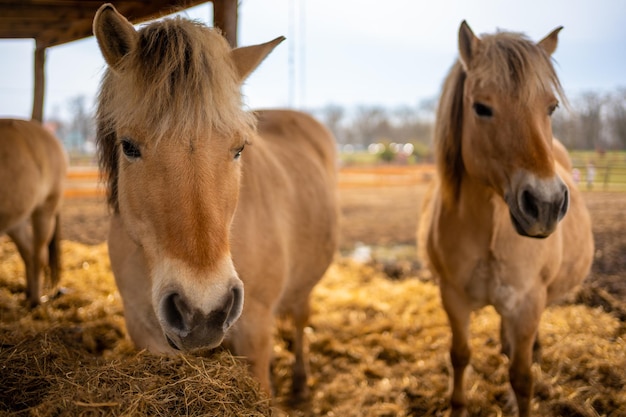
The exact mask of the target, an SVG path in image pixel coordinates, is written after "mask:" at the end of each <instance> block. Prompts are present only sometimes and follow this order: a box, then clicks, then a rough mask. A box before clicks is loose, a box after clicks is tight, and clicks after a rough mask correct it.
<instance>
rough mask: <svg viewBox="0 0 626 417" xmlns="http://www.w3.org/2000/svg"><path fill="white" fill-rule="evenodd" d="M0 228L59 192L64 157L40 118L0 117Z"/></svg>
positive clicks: (58, 144)
mask: <svg viewBox="0 0 626 417" xmlns="http://www.w3.org/2000/svg"><path fill="white" fill-rule="evenodd" d="M0 167H1V168H0V184H5V185H9V184H10V186H9V187H6V186H0V213H2V216H1V217H2V219H0V220H2V221H0V223H1V224H0V229H4V228H7V227H9V226H10V225H11V223H13V224H15V223H16V222H18V221H20V218H18V217H23V216H27V215H29V214H30V213H31V212H32V211H33V210H34V209H35V208H36V207H37V206H39V205H40V204H42V203H43V202H45V201H46V200H48V199H50V198H51V197H54V199H58V198H60V196H61V193H62V186H63V180H64V178H65V171H66V160H65V154H64V152H63V149H62V147H61V144H60V143H59V141H58V140H57V139H56V138H55V137H54V136H53V135H52V134H51V133H49V132H48V131H47V130H45V129H44V128H43V126H41V124H40V123H39V122H36V121H28V120H19V119H0Z"/></svg>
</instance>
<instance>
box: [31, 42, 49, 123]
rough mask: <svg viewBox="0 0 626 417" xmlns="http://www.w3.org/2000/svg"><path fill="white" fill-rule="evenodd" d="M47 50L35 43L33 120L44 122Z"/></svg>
mask: <svg viewBox="0 0 626 417" xmlns="http://www.w3.org/2000/svg"><path fill="white" fill-rule="evenodd" d="M45 65H46V48H45V47H43V46H41V45H39V42H38V41H35V71H34V74H35V83H34V93H33V113H32V116H31V118H32V119H33V120H38V121H39V122H43V99H44V93H45V87H46V76H45Z"/></svg>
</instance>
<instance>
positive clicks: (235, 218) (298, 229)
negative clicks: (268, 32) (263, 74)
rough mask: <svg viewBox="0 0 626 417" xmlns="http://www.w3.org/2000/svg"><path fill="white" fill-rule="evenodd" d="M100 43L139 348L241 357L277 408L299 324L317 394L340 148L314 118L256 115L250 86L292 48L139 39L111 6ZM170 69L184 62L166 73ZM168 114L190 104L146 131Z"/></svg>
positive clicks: (123, 267) (112, 195)
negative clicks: (311, 327) (275, 343)
mask: <svg viewBox="0 0 626 417" xmlns="http://www.w3.org/2000/svg"><path fill="white" fill-rule="evenodd" d="M94 32H95V33H96V37H97V39H98V42H99V44H100V48H101V49H102V51H103V54H104V56H105V59H106V60H107V63H108V64H109V70H108V72H107V74H106V75H105V78H104V80H103V84H102V87H101V93H100V103H99V109H98V115H99V116H98V126H99V134H98V149H99V155H100V160H101V165H102V167H103V168H104V169H103V170H104V172H105V175H107V179H108V185H109V203H110V205H111V207H112V208H113V211H114V212H113V215H112V220H111V226H110V233H109V239H108V244H109V255H110V258H111V267H112V270H113V273H114V275H115V279H116V283H117V285H118V288H119V291H120V294H121V295H122V299H123V302H124V310H125V319H126V324H127V329H128V333H129V335H130V337H131V339H132V340H133V342H134V343H135V344H136V345H137V346H138V347H139V348H147V349H149V350H151V351H154V352H157V353H174V352H177V351H196V350H198V349H205V348H213V347H215V346H217V345H219V344H220V343H221V342H222V341H225V342H226V343H227V344H228V346H229V347H230V348H232V350H233V351H234V353H235V354H236V355H241V356H245V357H246V358H247V360H248V361H249V363H250V367H251V372H252V374H253V375H255V376H256V377H257V378H258V379H259V381H260V383H261V386H262V387H263V388H264V389H265V390H266V391H267V392H270V391H271V389H270V385H271V384H270V377H269V369H270V357H271V352H272V338H273V318H274V315H275V314H290V315H292V316H293V318H294V320H295V328H296V338H295V341H296V343H295V346H294V348H295V349H294V350H295V356H296V360H295V364H294V375H293V387H292V389H293V391H294V394H296V395H301V394H303V393H304V392H305V391H306V366H305V362H304V356H303V355H304V353H303V340H302V339H303V329H304V326H305V325H306V323H307V321H308V313H309V301H308V298H309V293H310V291H311V289H312V288H313V286H314V285H315V284H316V283H317V281H318V280H319V279H320V278H321V276H322V275H323V274H324V272H325V270H326V268H327V267H328V265H329V264H330V263H331V261H332V258H333V254H334V252H335V249H336V243H337V215H338V212H337V201H336V162H335V144H334V140H333V138H332V135H331V134H330V133H329V131H328V130H326V129H325V128H324V127H323V126H321V125H320V124H319V123H318V122H316V121H315V120H314V119H312V118H311V117H309V116H307V115H305V114H303V113H298V112H293V111H261V112H258V113H256V114H251V113H247V112H244V111H243V110H242V109H241V102H240V92H239V88H240V84H241V82H242V81H243V79H244V78H245V77H246V76H247V75H248V74H249V73H250V72H251V71H252V70H253V69H254V68H255V67H256V65H258V64H259V63H260V62H261V60H262V59H263V58H264V57H265V56H266V55H267V54H268V53H269V52H270V51H271V50H272V49H273V48H274V46H276V45H277V44H278V43H279V42H280V41H281V40H282V39H281V38H279V39H277V40H275V41H272V42H269V43H267V44H262V45H257V46H252V47H246V48H239V49H234V50H231V49H230V47H228V45H227V43H226V41H225V40H224V39H223V38H222V37H221V35H219V34H218V33H217V32H216V31H212V30H210V29H208V28H206V27H204V26H201V25H199V24H195V23H193V22H190V21H187V20H185V19H166V20H164V21H161V22H155V23H152V24H150V25H148V26H146V27H144V28H143V29H141V30H140V31H139V32H136V31H135V30H134V28H133V27H132V25H130V23H128V22H127V21H126V20H125V19H124V18H123V17H122V16H121V15H119V14H118V13H117V12H116V11H115V9H114V8H113V7H112V6H110V5H105V6H103V7H102V8H101V9H100V11H99V12H98V14H97V15H96V18H95V19H94ZM177 57H179V58H180V60H179V61H178V62H176V59H178V58H177ZM164 59H165V60H167V59H171V60H173V61H175V62H161V63H160V64H161V65H152V64H151V60H157V61H159V60H164ZM196 61H197V62H196ZM155 70H156V71H157V72H159V71H160V70H163V71H162V72H163V73H162V74H152V73H151V71H155ZM177 77H180V79H177ZM137 80H139V81H137ZM129 81H130V82H129ZM127 82H128V84H127ZM126 86H127V87H128V89H130V90H131V91H127V89H126ZM127 92H130V94H129V95H126V94H125V93H127ZM135 93H137V94H146V95H148V96H151V95H153V96H154V99H153V100H147V101H146V102H134V101H133V100H134V98H133V97H134V96H133V94H135ZM163 96H164V97H165V98H163ZM168 96H169V98H168ZM162 99H163V100H164V101H166V102H168V103H169V102H170V101H171V100H173V101H174V102H175V104H174V105H169V106H167V105H163V106H159V105H157V106H156V108H157V112H160V114H159V115H158V117H157V118H155V120H154V121H152V122H151V121H149V120H146V118H150V117H152V113H151V110H152V109H153V108H154V107H155V106H154V102H156V101H159V100H162ZM138 106H139V107H141V108H139V109H138ZM189 107H191V108H189ZM120 109H121V110H120ZM134 111H138V113H137V114H134V115H133V114H132V113H133V112H134ZM129 114H130V117H127V116H128V115H129ZM255 125H256V128H255ZM244 147H245V151H244ZM244 293H245V297H244ZM244 298H245V302H244Z"/></svg>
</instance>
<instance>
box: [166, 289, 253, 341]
mask: <svg viewBox="0 0 626 417" xmlns="http://www.w3.org/2000/svg"><path fill="white" fill-rule="evenodd" d="M159 310H160V311H159V313H160V316H161V317H160V321H161V327H162V329H163V333H164V335H165V337H166V339H167V342H168V343H169V345H170V346H171V347H172V348H174V349H176V350H180V351H191V350H196V349H201V348H202V349H213V348H215V347H217V346H219V345H220V344H221V343H222V340H223V339H224V337H225V335H226V332H227V331H228V329H230V327H231V326H232V325H233V323H235V321H237V319H238V318H239V316H240V315H241V312H242V310H243V284H241V282H238V283H237V284H235V285H233V286H232V287H231V288H230V291H229V292H228V293H227V294H226V295H225V296H224V297H223V300H222V302H221V304H220V305H219V306H218V307H217V308H215V309H212V310H211V311H209V312H205V311H203V310H201V309H199V308H194V307H192V306H191V303H190V302H189V300H188V299H187V298H186V297H185V296H184V295H182V294H181V293H178V292H172V293H169V294H167V295H166V296H164V297H163V298H162V301H161V303H160V309H159Z"/></svg>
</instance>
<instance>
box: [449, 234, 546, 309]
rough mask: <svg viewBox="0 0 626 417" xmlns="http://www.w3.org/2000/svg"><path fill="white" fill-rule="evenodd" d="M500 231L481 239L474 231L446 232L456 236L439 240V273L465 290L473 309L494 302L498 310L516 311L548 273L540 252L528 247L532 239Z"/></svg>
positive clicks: (464, 292) (452, 283)
mask: <svg viewBox="0 0 626 417" xmlns="http://www.w3.org/2000/svg"><path fill="white" fill-rule="evenodd" d="M497 230H498V228H495V229H492V234H488V233H486V234H484V235H483V238H482V239H481V238H479V237H478V236H477V234H474V233H463V234H460V235H454V234H451V233H449V234H447V236H453V237H454V238H449V239H442V241H440V242H438V243H439V245H438V246H439V248H440V250H438V251H437V252H438V254H437V258H438V262H437V263H438V264H439V266H440V268H439V269H440V271H439V272H440V274H439V275H440V276H441V279H442V280H445V281H446V283H447V284H448V285H452V286H454V287H456V288H457V290H458V291H459V292H461V293H463V294H464V295H465V297H466V299H467V301H468V302H469V303H470V305H471V306H472V308H474V309H476V308H480V307H483V306H486V305H493V306H495V307H496V309H498V311H502V312H505V311H514V310H516V309H517V308H519V306H520V305H521V303H523V302H524V299H525V298H526V296H527V295H528V293H529V292H531V291H533V290H534V289H536V288H538V284H539V285H541V284H540V282H538V280H541V279H542V277H543V276H544V275H545V273H544V272H545V271H546V265H545V262H544V260H543V259H542V258H543V256H541V255H540V252H538V251H535V250H531V251H529V250H528V248H527V247H526V246H527V245H528V243H529V242H530V241H528V242H527V241H525V240H523V238H521V237H520V238H518V237H517V236H514V235H510V234H509V233H508V232H506V233H505V235H506V236H501V235H500V233H502V229H499V232H498V231H497ZM511 232H512V231H511ZM512 233H514V232H512ZM531 243H534V242H531ZM518 253H526V254H527V255H528V256H526V257H520V256H518V255H517V254H518ZM549 269H550V270H551V269H552V268H549ZM551 274H552V273H551V272H550V273H549V274H548V275H551Z"/></svg>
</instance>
